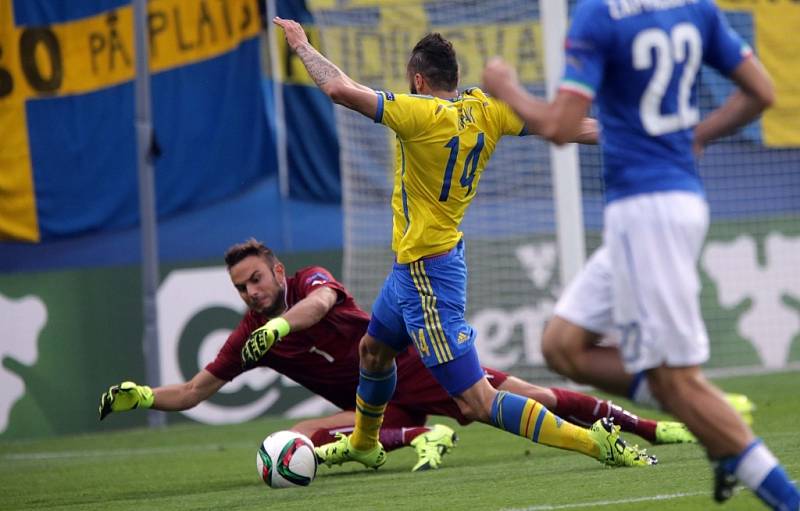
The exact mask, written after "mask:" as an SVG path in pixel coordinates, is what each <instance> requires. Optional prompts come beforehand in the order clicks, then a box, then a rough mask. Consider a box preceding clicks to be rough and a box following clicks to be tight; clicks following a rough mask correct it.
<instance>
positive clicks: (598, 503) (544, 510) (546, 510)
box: [502, 489, 711, 511]
mask: <svg viewBox="0 0 800 511" xmlns="http://www.w3.org/2000/svg"><path fill="white" fill-rule="evenodd" d="M699 495H706V496H708V498H709V499H711V490H710V489H709V490H706V491H695V492H687V493H668V494H665V495H649V496H647V497H635V498H630V499H618V500H595V501H591V502H574V503H572V504H553V505H551V504H541V505H538V506H531V507H521V508H507V509H503V510H502V511H552V510H557V509H578V508H587V507H603V506H617V505H619V504H635V503H637V502H655V501H659V500H673V499H682V498H684V497H696V496H699Z"/></svg>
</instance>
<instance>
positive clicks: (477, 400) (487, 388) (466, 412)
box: [455, 379, 497, 424]
mask: <svg viewBox="0 0 800 511" xmlns="http://www.w3.org/2000/svg"><path fill="white" fill-rule="evenodd" d="M496 395H497V390H495V389H494V387H492V386H491V385H489V383H488V382H487V381H486V379H481V380H480V381H478V382H477V383H475V385H473V386H472V387H470V388H469V389H467V390H466V391H464V392H463V393H462V394H461V395H460V396H456V397H455V401H456V404H458V408H459V410H460V411H461V414H462V415H463V416H464V417H466V418H467V419H469V420H471V421H479V422H484V423H487V424H488V423H490V422H491V417H492V402H493V401H494V398H495V396H496Z"/></svg>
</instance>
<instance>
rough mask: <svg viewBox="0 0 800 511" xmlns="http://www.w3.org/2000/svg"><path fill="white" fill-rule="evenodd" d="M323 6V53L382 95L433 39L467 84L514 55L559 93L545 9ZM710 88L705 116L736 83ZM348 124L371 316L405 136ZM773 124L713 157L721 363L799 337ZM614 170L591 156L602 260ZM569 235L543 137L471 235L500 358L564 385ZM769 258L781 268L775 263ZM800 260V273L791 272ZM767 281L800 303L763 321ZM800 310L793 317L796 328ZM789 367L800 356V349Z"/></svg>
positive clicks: (499, 163)
mask: <svg viewBox="0 0 800 511" xmlns="http://www.w3.org/2000/svg"><path fill="white" fill-rule="evenodd" d="M548 1H549V0H548ZM308 5H309V7H310V8H311V9H312V11H313V14H314V18H315V23H316V24H317V26H318V28H319V32H320V37H321V42H322V45H323V48H322V50H323V52H324V53H325V54H326V55H327V56H328V57H329V58H331V60H332V61H333V62H335V63H336V64H337V65H339V66H340V67H341V68H342V69H343V70H344V71H345V72H346V73H347V74H348V75H350V76H351V77H353V78H354V79H355V80H357V81H359V82H361V83H364V84H366V85H368V86H370V87H373V88H375V89H382V90H389V91H393V92H405V91H407V90H408V84H407V81H406V77H405V64H406V62H407V59H408V55H409V52H410V50H411V48H412V47H413V45H414V44H415V43H416V41H417V40H418V39H419V38H420V37H422V36H423V35H424V34H425V33H427V32H434V31H435V32H440V33H442V35H443V36H444V37H445V38H447V39H449V40H451V41H452V42H453V44H454V46H455V48H456V51H457V53H458V58H459V62H460V66H461V84H460V88H461V89H463V88H465V87H468V86H472V85H479V82H480V73H481V70H482V68H483V64H484V63H485V61H486V60H487V59H488V58H489V57H491V56H493V55H501V56H503V57H504V58H505V59H506V60H507V61H509V62H510V63H511V64H512V65H513V66H514V67H515V68H516V69H517V71H518V74H519V76H520V79H521V81H522V82H523V83H524V84H525V85H526V87H528V89H529V90H530V91H531V92H533V93H535V94H537V95H540V96H542V95H544V94H545V76H544V65H543V60H544V53H545V52H544V46H543V45H544V42H543V35H542V34H543V30H542V27H543V24H544V21H543V20H542V17H541V14H542V13H541V12H540V9H539V3H538V2H533V1H522V0H494V1H427V2H426V1H419V0H404V1H393V0H372V1H369V0H354V1H351V2H334V1H309V2H308ZM572 5H573V2H570V7H572ZM550 22H556V23H557V22H559V21H558V20H551V21H550ZM737 28H739V27H737ZM556 44H557V45H558V46H559V47H561V44H560V43H559V42H556ZM700 85H701V87H700V90H701V103H702V105H703V108H704V110H705V111H707V110H708V109H709V108H710V107H712V106H714V105H718V104H719V103H720V101H722V100H723V99H724V97H725V95H726V94H727V92H729V90H730V89H726V88H725V87H726V86H725V85H724V84H723V80H722V79H721V78H719V77H716V76H714V75H713V74H712V73H709V72H705V71H704V73H703V76H702V81H701V84H700ZM335 115H336V125H337V131H338V136H339V142H340V147H341V154H340V163H341V171H342V187H343V208H344V240H345V247H344V281H345V283H346V284H347V285H348V287H349V288H350V290H351V291H352V292H353V293H354V295H355V297H356V299H357V300H358V302H359V304H361V305H362V306H363V307H364V308H365V309H367V310H369V308H370V307H371V304H372V301H373V299H374V298H375V296H377V293H378V291H379V289H380V286H381V285H382V282H383V279H384V278H385V276H386V275H387V272H388V271H389V269H390V267H391V264H392V262H393V254H392V252H391V247H390V245H391V211H390V205H389V204H390V197H391V192H392V169H393V164H394V158H395V155H394V138H393V134H392V132H391V131H390V130H388V129H387V128H385V127H382V126H378V125H375V124H373V122H372V121H371V120H370V119H367V118H365V117H363V116H361V115H359V114H355V113H353V112H351V111H349V110H347V109H345V108H342V107H337V108H336V110H335ZM758 129H759V128H758V127H755V128H750V129H748V130H747V131H745V133H744V134H742V135H739V136H736V137H733V138H730V139H728V140H726V141H725V142H723V143H721V144H719V145H718V146H716V147H714V148H712V149H710V150H709V151H708V154H707V156H706V158H705V159H704V160H703V164H702V174H703V176H704V178H705V181H706V184H707V186H708V197H709V200H710V202H711V211H712V220H713V225H712V227H711V231H710V237H709V243H708V246H707V248H706V250H705V251H704V254H703V258H702V260H701V270H702V274H703V283H704V291H703V295H702V300H703V307H704V313H705V317H706V319H707V323H708V329H709V334H710V337H711V338H712V340H713V341H712V342H713V346H712V354H713V355H712V357H713V358H712V360H711V362H710V364H709V365H710V366H711V367H744V366H753V365H758V366H764V365H767V366H768V365H773V366H774V365H775V362H774V361H773V362H770V360H772V359H770V358H769V357H773V358H774V359H775V360H777V359H778V357H779V355H775V354H774V353H777V352H779V351H780V348H779V347H778V346H777V343H776V344H775V345H770V346H769V347H767V348H766V352H767V353H768V354H767V355H766V357H767V358H764V355H762V354H760V352H759V349H758V347H757V346H758V344H757V343H758V342H759V341H758V340H757V339H756V340H754V339H753V338H752V335H753V334H752V333H751V332H750V331H749V330H748V329H749V328H750V327H749V326H748V325H756V326H757V327H758V328H760V327H762V326H763V327H764V328H765V333H760V332H759V333H758V336H760V337H758V338H759V339H760V338H761V337H763V338H765V339H767V338H770V337H776V336H782V338H783V339H786V338H787V336H789V337H792V336H793V337H792V338H794V339H796V338H797V334H798V330H800V325H796V324H795V323H797V321H798V315H797V310H798V307H797V306H798V302H800V285H798V278H799V277H798V275H800V272H798V271H797V268H798V265H797V262H800V261H798V260H797V257H798V255H797V254H800V247H798V246H797V245H798V244H800V238H797V235H798V231H800V228H798V225H800V222H798V215H799V214H800V213H799V212H798V209H799V208H798V205H799V204H800V182H798V178H797V176H798V175H800V173H798V172H797V167H798V165H797V163H798V156H797V153H796V152H794V151H781V150H776V149H768V148H766V147H765V146H764V144H763V142H762V141H761V138H760V132H759V131H758ZM600 164H601V161H600V155H599V151H598V149H597V148H595V147H582V148H581V149H580V171H581V178H580V188H581V193H582V210H583V213H582V215H576V216H575V217H574V220H573V221H577V222H583V224H584V225H585V232H586V239H585V242H586V246H587V249H588V251H589V252H590V251H591V250H593V249H594V248H596V247H597V246H598V245H599V242H600V238H601V228H602V207H603V190H602V185H601V181H600ZM792 165H794V169H795V170H794V172H791V166H792ZM764 180H765V181H764ZM762 182H763V183H765V184H764V185H763V186H762V185H761V184H760V183H762ZM556 227H557V226H556V222H555V214H554V203H553V183H552V179H551V163H550V154H549V146H548V144H546V143H544V142H542V141H541V140H539V139H537V138H535V137H521V138H506V139H504V140H503V141H501V143H500V144H499V145H498V148H497V150H496V152H495V154H494V156H493V157H492V159H491V161H490V163H489V165H488V166H487V168H486V170H485V172H484V174H483V176H482V178H481V182H480V185H479V191H478V193H477V196H476V198H475V199H474V201H473V203H472V205H471V207H470V210H469V212H468V213H467V216H466V218H465V221H464V223H463V225H462V230H463V232H464V237H465V240H466V249H467V263H468V267H469V287H468V293H469V294H468V311H467V312H468V314H467V315H468V320H469V322H470V324H472V325H473V326H474V327H475V328H476V330H477V332H478V336H479V340H478V343H477V346H478V349H479V353H480V356H481V361H482V362H483V363H484V364H487V365H491V366H493V367H497V368H499V369H504V370H510V371H513V372H514V373H515V374H519V375H521V376H524V377H528V378H535V379H537V380H539V381H541V380H543V379H548V378H552V377H553V375H552V374H551V373H549V372H548V371H547V370H546V369H545V368H544V364H543V359H542V356H541V349H540V345H541V331H542V328H543V326H544V321H545V320H546V319H547V318H548V316H549V315H550V313H551V312H552V307H553V305H554V302H555V300H556V299H557V297H558V296H559V293H560V292H561V289H562V284H561V282H560V278H559V260H560V259H561V257H560V254H558V250H557V246H558V245H557V243H556ZM792 236H794V238H792ZM791 243H795V249H794V250H793V251H792V250H790V248H791V247H790V245H791ZM773 249H774V250H776V251H777V252H776V253H775V254H773V253H772V252H770V250H773ZM764 251H766V252H764ZM765 256H766V257H769V258H771V259H770V261H768V262H769V263H770V264H773V263H774V265H773V266H774V267H768V268H765V267H763V264H764V257H765ZM781 257H782V258H783V259H781ZM792 257H793V258H794V261H795V264H794V266H793V268H792V266H791V265H789V266H781V264H783V263H785V262H786V261H788V260H790V259H791V258H792ZM779 263H780V264H779ZM771 268H772V269H771ZM781 268H784V269H783V270H782V269H781ZM765 279H775V282H776V283H777V282H786V285H785V286H784V288H785V289H786V290H790V289H793V293H794V295H793V296H794V298H790V299H788V300H786V299H785V298H784V297H783V295H781V294H780V293H779V294H778V296H777V297H775V296H773V297H772V298H774V299H775V300H777V303H772V304H771V305H772V306H773V309H774V310H771V311H770V314H766V313H764V314H762V315H759V316H758V317H757V318H755V319H753V318H751V319H748V316H747V314H748V313H750V314H751V315H752V311H753V310H754V309H757V306H758V305H759V304H761V305H762V306H769V305H770V304H762V303H761V302H758V300H762V299H763V300H767V299H768V298H767V297H766V295H764V294H763V293H768V291H764V288H765V287H769V286H762V284H763V283H764V281H765ZM770 285H772V284H770ZM792 285H793V286H794V287H793V288H791V286H792ZM784 288H781V289H784ZM759 293H761V294H759ZM753 304H755V305H753ZM782 314H783V315H782ZM787 314H788V315H790V316H792V318H793V320H787V318H788V316H787ZM787 321H788V322H787ZM792 321H794V323H792ZM743 324H744V326H743ZM781 324H782V326H781ZM767 327H770V328H771V330H770V328H767ZM767 330H769V331H770V332H771V334H770V335H767V334H766V331H767ZM790 331H791V332H793V333H791V332H790ZM748 336H750V337H748ZM789 341H790V342H791V339H789ZM770 342H773V341H770ZM770 353H772V354H770ZM781 360H782V363H784V364H785V363H787V362H788V361H791V360H800V348H795V349H794V351H793V353H792V354H791V355H789V354H788V352H787V354H786V357H785V358H783V359H781Z"/></svg>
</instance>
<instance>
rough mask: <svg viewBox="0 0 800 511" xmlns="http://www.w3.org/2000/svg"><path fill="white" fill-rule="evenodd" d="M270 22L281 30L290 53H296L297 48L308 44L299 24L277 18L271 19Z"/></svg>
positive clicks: (304, 32)
mask: <svg viewBox="0 0 800 511" xmlns="http://www.w3.org/2000/svg"><path fill="white" fill-rule="evenodd" d="M272 22H273V23H275V24H276V25H278V26H279V27H281V28H282V29H283V33H284V35H285V36H286V42H287V43H288V44H289V48H291V49H292V51H296V50H297V48H298V47H299V46H302V45H304V44H307V43H308V36H307V35H306V31H305V30H303V27H302V26H301V25H300V23H298V22H296V21H294V20H285V19H283V18H279V17H277V16H275V17H274V18H272Z"/></svg>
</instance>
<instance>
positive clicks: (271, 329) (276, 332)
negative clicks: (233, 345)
mask: <svg viewBox="0 0 800 511" xmlns="http://www.w3.org/2000/svg"><path fill="white" fill-rule="evenodd" d="M288 333H289V322H288V321H286V320H285V319H283V318H280V317H278V318H274V319H271V320H269V321H267V324H266V325H264V326H262V327H261V328H256V329H255V330H253V333H251V334H250V337H248V338H247V342H246V343H244V347H243V348H242V366H243V367H244V368H245V369H250V368H251V367H254V366H255V365H256V363H257V362H258V361H259V360H261V358H262V357H263V356H264V355H266V354H267V352H268V351H269V349H270V348H272V345H273V344H275V343H276V342H277V341H279V340H280V339H281V337H284V336H286V335H287V334H288Z"/></svg>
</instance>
